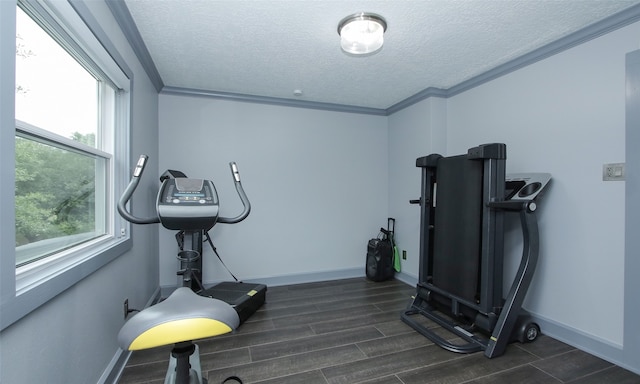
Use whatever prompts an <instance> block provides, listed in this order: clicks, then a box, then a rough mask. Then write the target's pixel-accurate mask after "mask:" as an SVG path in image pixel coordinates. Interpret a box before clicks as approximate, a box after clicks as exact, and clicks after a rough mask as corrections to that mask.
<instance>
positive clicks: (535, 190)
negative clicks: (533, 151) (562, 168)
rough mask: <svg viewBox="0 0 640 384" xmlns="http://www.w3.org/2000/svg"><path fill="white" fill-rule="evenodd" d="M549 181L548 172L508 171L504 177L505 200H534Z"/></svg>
mask: <svg viewBox="0 0 640 384" xmlns="http://www.w3.org/2000/svg"><path fill="white" fill-rule="evenodd" d="M549 181H551V174H549V173H510V174H507V175H506V177H505V185H506V190H505V196H504V199H505V200H513V201H534V200H536V199H537V198H538V197H540V196H542V193H543V191H544V189H545V187H546V186H547V184H549Z"/></svg>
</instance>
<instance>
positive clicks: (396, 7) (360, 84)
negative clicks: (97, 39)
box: [124, 0, 640, 109]
mask: <svg viewBox="0 0 640 384" xmlns="http://www.w3.org/2000/svg"><path fill="white" fill-rule="evenodd" d="M639 2H640V0H615V1H613V0H562V1H560V0H508V1H507V0H456V1H454V0H413V1H400V0H396V1H389V0H386V1H352V0H161V1H159V0H124V4H126V6H127V8H128V9H129V12H130V14H131V16H132V18H133V20H134V22H135V25H136V26H137V28H138V31H139V32H140V35H141V37H142V40H143V41H144V44H145V45H146V47H147V49H148V50H149V53H150V55H151V58H152V60H153V63H154V64H155V66H156V68H157V70H158V72H159V74H160V77H161V79H162V82H163V83H164V85H165V86H170V87H179V88H188V89H194V90H204V91H213V92H225V93H226V92H228V93H234V94H242V95H253V96H266V97H275V98H285V99H295V100H303V101H312V102H323V103H335V104H342V105H351V106H362V107H370V108H380V109H386V108H389V107H391V106H393V105H394V104H396V103H399V102H401V101H403V100H405V99H407V98H409V97H411V96H413V95H415V94H417V93H419V92H421V91H423V90H425V89H427V88H429V87H436V88H441V89H449V88H451V87H453V86H455V85H458V84H460V83H462V82H464V81H465V80H468V79H470V78H473V77H475V76H478V75H481V74H483V73H485V72H487V71H489V70H491V69H493V68H495V67H497V66H499V65H501V64H504V63H506V62H509V61H511V60H514V59H516V58H518V57H520V56H522V55H524V54H526V53H528V52H531V51H533V50H535V49H537V48H540V47H543V46H545V45H547V44H549V43H551V42H553V41H556V40H558V39H561V38H562V37H564V36H567V35H569V34H571V33H572V32H575V31H578V30H581V29H583V28H586V27H588V26H589V25H591V24H593V23H596V22H598V21H600V20H602V19H604V18H606V17H608V16H611V15H613V14H616V13H618V12H621V11H623V10H625V9H627V8H629V7H631V6H633V5H635V4H638V3H639ZM362 11H364V12H374V13H377V14H380V15H382V16H383V17H385V19H386V20H387V23H388V28H387V32H386V33H385V45H384V47H383V49H382V50H381V51H380V52H378V53H376V54H374V55H371V56H367V57H353V56H348V55H346V54H344V53H343V52H342V51H341V50H340V42H339V36H338V34H337V31H336V29H337V24H338V22H339V21H340V20H341V19H342V18H343V17H345V16H347V15H350V14H353V13H356V12H362ZM296 89H299V90H302V92H303V93H302V95H301V96H294V94H293V91H294V90H296Z"/></svg>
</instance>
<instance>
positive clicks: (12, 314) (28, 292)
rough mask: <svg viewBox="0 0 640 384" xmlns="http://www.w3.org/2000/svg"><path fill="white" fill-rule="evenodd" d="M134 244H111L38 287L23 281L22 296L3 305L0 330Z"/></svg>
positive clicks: (128, 241)
mask: <svg viewBox="0 0 640 384" xmlns="http://www.w3.org/2000/svg"><path fill="white" fill-rule="evenodd" d="M131 244H132V242H131V239H126V240H121V241H117V242H115V243H113V242H111V243H110V246H109V247H105V248H106V249H102V250H100V251H98V252H95V253H92V254H91V255H90V256H87V257H85V258H84V259H83V261H82V262H76V263H75V264H73V265H69V266H67V268H63V269H60V270H59V271H58V272H57V273H55V274H53V275H49V276H48V278H46V279H40V281H39V282H38V283H37V284H28V285H26V284H25V282H24V281H23V283H22V284H21V285H22V288H21V289H20V290H19V293H17V294H16V295H15V296H13V297H8V298H6V300H3V302H2V304H0V331H2V330H4V329H5V328H7V327H9V326H10V325H11V324H13V323H15V322H17V321H18V320H20V319H22V318H23V317H25V316H26V315H28V314H29V313H31V312H32V311H34V310H35V309H37V308H38V307H40V306H42V305H44V304H46V303H47V302H48V301H50V300H51V299H53V298H55V297H56V296H58V295H59V294H61V293H62V292H64V291H66V290H67V289H68V288H70V287H72V286H73V285H75V284H77V283H78V282H80V281H81V280H83V279H84V278H86V277H88V276H89V275H91V274H92V273H94V272H96V271H97V270H99V269H100V268H102V267H104V266H105V265H107V264H108V263H110V262H111V261H113V260H114V259H116V258H118V257H119V256H120V255H122V254H124V253H125V252H127V251H128V250H129V249H131Z"/></svg>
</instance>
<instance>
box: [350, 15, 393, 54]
mask: <svg viewBox="0 0 640 384" xmlns="http://www.w3.org/2000/svg"><path fill="white" fill-rule="evenodd" d="M386 29H387V23H386V22H385V21H384V19H383V18H382V17H381V16H378V15H374V14H371V13H358V14H355V15H352V16H348V17H346V18H344V19H343V20H342V21H341V22H340V24H339V25H338V33H339V34H340V46H341V47H342V50H343V51H345V52H347V53H351V54H354V55H364V54H370V53H374V52H376V51H377V50H379V49H380V48H382V44H383V43H384V31H385V30H386Z"/></svg>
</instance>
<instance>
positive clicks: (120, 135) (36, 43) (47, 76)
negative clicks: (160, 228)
mask: <svg viewBox="0 0 640 384" xmlns="http://www.w3.org/2000/svg"><path fill="white" fill-rule="evenodd" d="M78 7H79V8H80V12H84V16H85V17H81V16H80V15H79V14H78V10H77V9H78ZM6 9H7V7H3V10H6ZM90 16H91V15H90V12H89V11H88V9H87V8H86V6H82V4H78V3H76V4H75V5H73V6H72V3H71V2H44V1H40V0H19V1H18V2H17V6H16V7H15V25H16V34H15V47H12V49H14V50H15V81H14V82H12V83H14V86H15V109H14V111H12V112H13V117H14V121H15V124H14V126H15V134H14V135H13V136H14V140H13V143H12V144H13V149H14V150H13V151H12V153H11V155H13V159H12V160H13V162H8V161H7V160H8V159H7V157H6V156H7V155H6V153H4V152H5V151H3V153H1V154H0V160H2V162H0V164H7V163H11V164H12V165H13V166H14V170H13V171H14V175H15V179H14V180H15V185H14V188H13V196H11V197H12V201H13V203H14V215H13V219H14V222H15V232H14V233H11V235H12V237H13V238H14V239H15V250H14V251H15V252H12V254H9V252H7V251H8V248H7V247H3V248H2V250H3V253H2V260H1V261H0V272H1V275H0V279H3V280H4V282H3V284H1V285H0V289H2V292H0V293H2V297H3V299H4V298H7V297H8V298H9V299H7V300H3V303H2V306H3V308H2V309H4V307H5V306H8V307H10V311H0V312H2V314H3V316H2V317H0V329H3V328H4V327H6V326H8V325H9V324H10V323H11V322H13V321H15V320H17V319H18V318H19V317H21V316H24V315H25V314H26V313H28V312H30V311H31V310H33V309H34V308H35V307H37V305H39V304H42V303H43V302H46V300H48V299H50V298H52V297H54V296H55V295H56V294H58V293H59V292H62V291H63V290H64V289H66V287H69V286H71V285H73V284H75V283H76V282H77V281H78V280H79V279H82V278H83V277H85V276H86V275H88V274H90V273H91V272H92V271H93V270H95V269H97V268H100V267H101V266H102V265H104V264H106V263H107V262H108V261H110V260H112V259H113V257H117V255H119V254H121V253H122V252H124V250H126V249H127V248H128V247H129V246H130V241H128V235H126V234H127V233H128V228H129V227H128V223H126V222H125V221H124V220H123V219H121V218H120V216H119V215H117V213H116V210H115V208H116V202H117V199H118V196H119V195H120V193H121V192H122V190H124V187H125V185H126V183H127V182H128V176H129V175H128V168H129V167H128V161H129V156H128V153H129V148H128V137H129V133H128V132H129V109H130V100H131V95H130V93H131V92H130V87H131V83H132V82H131V74H130V72H131V71H130V70H129V69H128V67H127V66H126V64H125V63H123V62H122V59H121V57H120V55H119V54H117V52H115V51H114V48H111V50H109V48H108V47H113V46H112V44H110V42H109V41H108V38H107V37H106V36H105V35H104V33H103V32H102V35H100V32H101V31H102V30H101V29H99V28H95V26H94V28H91V27H90V26H89V25H87V24H85V22H84V21H83V20H93V21H95V19H94V18H92V17H90ZM0 17H1V18H2V20H0V21H2V22H6V21H7V20H10V18H9V17H8V16H7V14H6V12H5V13H2V12H0ZM96 31H98V33H96ZM6 42H7V40H6V39H5V40H3V45H2V49H3V51H2V52H3V54H4V57H5V58H6V57H7V56H8V55H6V53H7V49H6V47H7V45H6ZM114 58H115V59H114ZM116 60H119V62H116ZM6 80H7V77H3V78H2V79H0V84H2V86H3V89H4V87H5V86H6V84H8V82H7V81H6ZM3 114H4V116H6V115H7V110H6V109H2V110H0V116H3ZM2 121H3V124H4V123H5V122H6V121H7V119H4V118H3V119H2ZM3 126H4V125H3ZM7 138H8V136H6V135H5V136H3V137H2V138H0V140H2V139H5V140H6V139H7ZM5 142H6V141H5ZM3 148H6V147H5V146H4V144H3ZM9 171H11V170H10V169H7V168H5V166H4V165H3V167H2V172H3V174H5V173H6V172H9ZM7 195H8V193H7V189H5V190H4V195H3V196H2V202H3V203H4V202H5V201H7ZM3 219H4V218H3ZM4 228H5V229H3V233H0V235H2V236H0V238H3V239H6V238H8V236H6V234H7V233H8V232H9V231H7V230H6V227H4ZM8 259H11V260H10V261H9V260H8ZM80 266H81V268H79V267H80ZM8 267H11V276H10V275H9V272H7V270H8ZM78 271H80V272H78ZM7 279H10V280H12V283H11V284H7V283H6V281H7ZM7 291H11V292H9V293H7ZM32 291H37V292H32ZM43 292H46V294H45V295H44V296H43ZM30 295H31V296H33V297H37V298H38V299H37V300H35V302H36V303H35V304H34V299H33V297H29V296H30ZM38 300H40V303H39V304H38V303H37V301H38ZM43 300H44V301H43ZM23 302H24V303H29V304H24V305H23V304H21V303H23ZM7 312H12V313H13V314H12V315H11V316H10V318H6V317H5V313H7Z"/></svg>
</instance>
